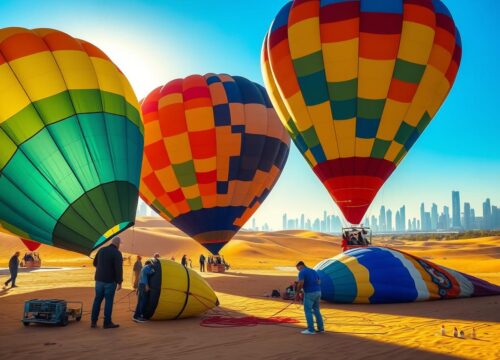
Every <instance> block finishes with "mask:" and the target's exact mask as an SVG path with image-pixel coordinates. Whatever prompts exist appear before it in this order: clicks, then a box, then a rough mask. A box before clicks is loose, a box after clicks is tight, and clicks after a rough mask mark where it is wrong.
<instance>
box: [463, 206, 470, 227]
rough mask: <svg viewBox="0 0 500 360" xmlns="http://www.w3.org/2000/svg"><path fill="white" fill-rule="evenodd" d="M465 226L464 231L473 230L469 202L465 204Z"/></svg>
mask: <svg viewBox="0 0 500 360" xmlns="http://www.w3.org/2000/svg"><path fill="white" fill-rule="evenodd" d="M463 225H464V230H470V229H472V222H471V213H470V204H469V203H468V202H464V224H463Z"/></svg>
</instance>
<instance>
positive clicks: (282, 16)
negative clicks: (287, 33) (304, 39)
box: [271, 1, 292, 32]
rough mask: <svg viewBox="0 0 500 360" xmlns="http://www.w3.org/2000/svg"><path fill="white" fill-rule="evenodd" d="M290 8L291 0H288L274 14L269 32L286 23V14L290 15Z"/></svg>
mask: <svg viewBox="0 0 500 360" xmlns="http://www.w3.org/2000/svg"><path fill="white" fill-rule="evenodd" d="M291 8H292V1H290V2H289V3H287V4H286V5H285V6H283V7H282V8H281V10H280V12H279V13H278V15H276V17H275V18H274V21H273V24H272V25H271V32H273V31H275V30H276V29H279V28H280V27H283V26H286V25H287V24H288V16H289V15H290V9H291Z"/></svg>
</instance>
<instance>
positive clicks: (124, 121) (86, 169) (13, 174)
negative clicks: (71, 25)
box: [0, 28, 143, 254]
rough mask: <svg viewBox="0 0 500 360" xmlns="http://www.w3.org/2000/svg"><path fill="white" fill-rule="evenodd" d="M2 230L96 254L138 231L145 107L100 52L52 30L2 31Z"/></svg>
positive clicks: (0, 190)
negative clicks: (108, 243)
mask: <svg viewBox="0 0 500 360" xmlns="http://www.w3.org/2000/svg"><path fill="white" fill-rule="evenodd" d="M0 79H1V81H0V84H1V85H0V143H1V144H2V149H1V150H0V223H1V224H2V226H3V227H5V228H6V229H8V230H9V231H11V232H13V233H15V234H20V236H23V237H26V238H28V239H32V240H36V241H39V242H41V243H45V244H48V245H54V246H57V247H61V248H64V249H68V250H73V251H77V252H80V253H84V254H89V253H90V252H91V251H92V250H93V249H95V248H96V247H97V246H99V245H101V244H102V243H104V242H105V241H106V240H108V239H109V238H110V237H111V236H112V235H114V234H116V233H117V232H119V231H122V230H124V229H125V228H126V227H128V226H130V225H132V224H133V222H134V219H135V210H136V206H137V196H138V187H139V175H140V169H141V160H142V148H143V128H142V121H141V115H140V112H139V104H138V102H137V99H136V97H135V94H134V92H133V90H132V88H131V86H130V84H129V83H128V80H127V79H126V78H125V76H124V75H123V74H122V73H121V72H120V70H119V69H118V68H117V67H116V66H115V65H114V64H113V63H112V62H111V60H109V58H108V57H107V56H106V55H105V54H104V53H103V52H102V51H100V50H99V49H98V48H96V47H95V46H93V45H92V44H90V43H87V42H85V41H83V40H78V39H74V38H72V37H71V36H69V35H67V34H65V33H62V32H59V31H56V30H51V29H34V30H27V29H22V28H6V29H2V30H0Z"/></svg>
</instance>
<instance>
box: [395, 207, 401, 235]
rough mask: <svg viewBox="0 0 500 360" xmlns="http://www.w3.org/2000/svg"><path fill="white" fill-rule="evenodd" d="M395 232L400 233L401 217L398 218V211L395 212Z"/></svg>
mask: <svg viewBox="0 0 500 360" xmlns="http://www.w3.org/2000/svg"><path fill="white" fill-rule="evenodd" d="M396 231H401V217H400V216H399V210H397V211H396Z"/></svg>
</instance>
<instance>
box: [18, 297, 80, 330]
mask: <svg viewBox="0 0 500 360" xmlns="http://www.w3.org/2000/svg"><path fill="white" fill-rule="evenodd" d="M75 305H76V306H75ZM82 313H83V302H81V301H65V300H57V299H50V300H46V299H33V300H28V301H26V302H25V303H24V314H23V319H22V320H21V321H22V322H23V324H24V325H25V326H28V325H29V324H31V323H38V324H49V325H59V326H66V325H68V322H69V320H76V321H80V320H81V319H82Z"/></svg>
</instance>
